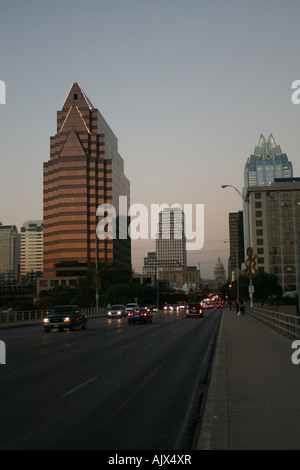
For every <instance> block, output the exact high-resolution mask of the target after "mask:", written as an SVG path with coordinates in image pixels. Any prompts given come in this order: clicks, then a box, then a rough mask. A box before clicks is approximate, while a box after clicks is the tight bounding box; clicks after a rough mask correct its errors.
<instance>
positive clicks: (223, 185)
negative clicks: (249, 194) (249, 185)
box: [221, 184, 249, 203]
mask: <svg viewBox="0 0 300 470" xmlns="http://www.w3.org/2000/svg"><path fill="white" fill-rule="evenodd" d="M221 188H223V189H224V188H233V189H234V190H235V191H236V192H237V193H238V195H239V196H240V197H241V198H242V199H244V201H245V202H247V203H248V202H249V199H248V198H246V196H244V194H242V193H241V191H239V190H238V189H237V188H236V187H235V186H232V185H231V184H222V186H221Z"/></svg>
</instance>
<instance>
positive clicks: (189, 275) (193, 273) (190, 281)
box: [160, 266, 201, 290]
mask: <svg viewBox="0 0 300 470" xmlns="http://www.w3.org/2000/svg"><path fill="white" fill-rule="evenodd" d="M160 279H161V280H162V281H168V284H169V286H170V288H173V289H186V290H197V289H199V288H200V281H201V280H200V270H199V269H197V268H196V267H195V266H187V268H186V269H182V270H180V271H178V270H177V271H176V270H173V271H170V270H167V271H160Z"/></svg>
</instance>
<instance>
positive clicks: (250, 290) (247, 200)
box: [221, 184, 253, 307]
mask: <svg viewBox="0 0 300 470" xmlns="http://www.w3.org/2000/svg"><path fill="white" fill-rule="evenodd" d="M221 188H223V189H224V188H233V189H234V190H235V191H236V192H237V193H238V195H239V196H240V197H241V198H242V199H243V200H244V201H245V202H246V204H248V205H249V202H250V201H249V199H248V198H247V197H246V196H245V195H244V194H242V193H241V191H239V190H238V189H237V188H236V187H235V186H232V185H231V184H222V186H221ZM248 217H249V213H248ZM249 222H250V221H249ZM248 230H249V234H248V236H249V244H250V241H251V235H250V223H248ZM249 249H250V247H249ZM249 258H250V256H249ZM249 281H250V288H249V295H250V304H251V307H253V283H252V278H251V277H250V279H249Z"/></svg>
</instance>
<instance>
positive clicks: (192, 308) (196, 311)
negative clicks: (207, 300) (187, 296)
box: [185, 303, 204, 318]
mask: <svg viewBox="0 0 300 470" xmlns="http://www.w3.org/2000/svg"><path fill="white" fill-rule="evenodd" d="M185 313H186V316H187V318H190V317H201V318H203V317H204V312H203V308H202V307H201V305H200V304H198V303H190V304H189V305H187V306H186V309H185Z"/></svg>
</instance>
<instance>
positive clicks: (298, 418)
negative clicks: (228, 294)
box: [197, 309, 300, 450]
mask: <svg viewBox="0 0 300 470" xmlns="http://www.w3.org/2000/svg"><path fill="white" fill-rule="evenodd" d="M292 342H293V340H291V339H288V338H286V337H284V336H282V335H280V334H279V333H277V332H275V331H273V330H272V329H270V328H268V327H266V326H264V325H263V324H262V323H260V322H258V321H257V320H255V319H253V318H252V317H250V316H248V315H244V316H237V315H236V313H235V311H230V310H229V309H224V310H223V316H222V321H221V324H220V329H219V335H218V340H217V346H216V352H215V357H214V364H213V369H212V373H211V379H210V386H209V391H208V396H207V400H206V406H205V412H204V416H203V420H202V425H201V433H200V437H199V440H198V443H197V449H198V450H298V449H300V364H299V365H297V364H294V363H293V362H292V359H291V358H292V354H293V353H297V350H295V349H292V347H291V346H292ZM298 357H299V355H298Z"/></svg>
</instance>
